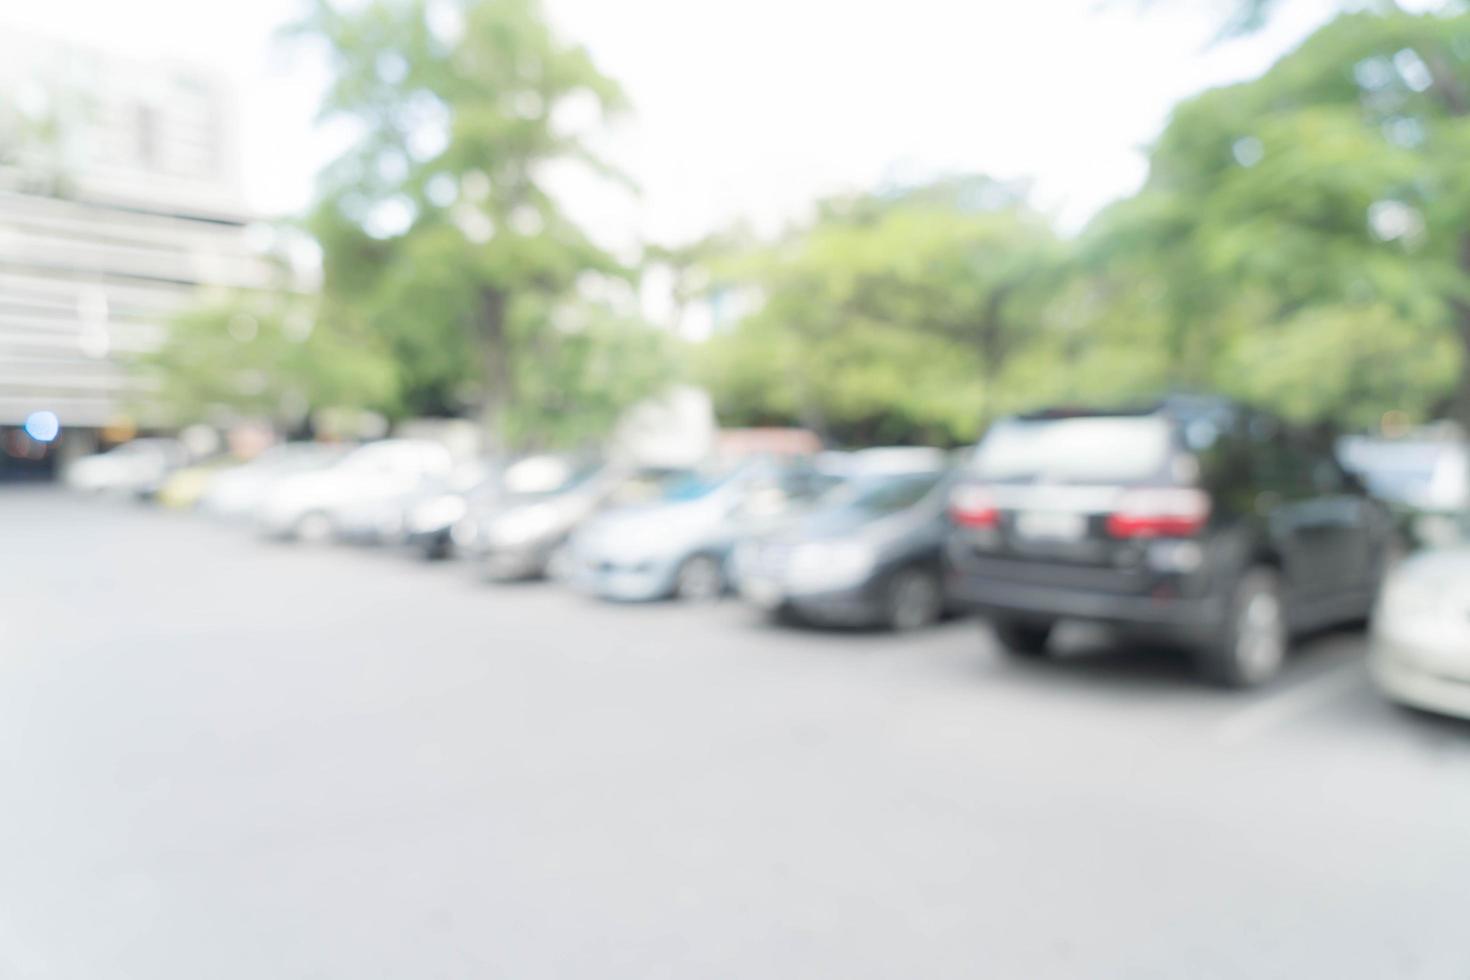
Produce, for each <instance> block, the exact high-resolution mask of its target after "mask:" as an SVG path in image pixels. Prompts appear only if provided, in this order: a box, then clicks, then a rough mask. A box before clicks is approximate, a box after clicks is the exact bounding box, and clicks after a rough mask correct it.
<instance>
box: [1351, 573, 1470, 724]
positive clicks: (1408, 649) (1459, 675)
mask: <svg viewBox="0 0 1470 980" xmlns="http://www.w3.org/2000/svg"><path fill="white" fill-rule="evenodd" d="M1370 650H1371V653H1370V658H1371V663H1372V666H1373V675H1374V677H1375V679H1376V680H1377V681H1378V685H1379V687H1381V688H1382V689H1383V691H1384V693H1385V694H1387V695H1388V697H1390V698H1391V699H1393V700H1394V701H1397V702H1399V703H1400V704H1406V705H1410V706H1412V707H1415V708H1422V709H1425V710H1427V711H1436V712H1440V713H1442V714H1450V715H1459V716H1460V717H1464V718H1470V547H1463V546H1462V547H1457V548H1447V549H1445V550H1443V551H1427V552H1424V553H1422V554H1419V555H1415V556H1414V557H1412V558H1410V559H1408V560H1407V561H1405V562H1403V563H1402V564H1401V565H1399V566H1398V567H1397V568H1396V569H1394V570H1393V571H1392V572H1391V573H1390V574H1389V578H1388V581H1387V583H1386V584H1385V585H1384V589H1383V595H1382V596H1381V598H1380V599H1379V603H1378V610H1377V612H1376V614H1375V615H1374V618H1373V632H1372V639H1371V646H1370Z"/></svg>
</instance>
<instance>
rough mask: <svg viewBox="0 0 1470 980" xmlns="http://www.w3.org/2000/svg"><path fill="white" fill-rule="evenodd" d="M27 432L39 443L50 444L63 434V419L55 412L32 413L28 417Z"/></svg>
mask: <svg viewBox="0 0 1470 980" xmlns="http://www.w3.org/2000/svg"><path fill="white" fill-rule="evenodd" d="M25 430H26V435H28V436H30V437H31V438H32V439H34V440H36V441H37V442H50V441H52V440H53V439H55V438H56V437H57V436H58V435H60V434H61V419H59V418H57V417H56V413H55V412H46V411H41V412H32V413H31V414H29V415H27V416H26V424H25Z"/></svg>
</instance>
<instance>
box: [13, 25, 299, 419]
mask: <svg viewBox="0 0 1470 980" xmlns="http://www.w3.org/2000/svg"><path fill="white" fill-rule="evenodd" d="M0 93H4V95H3V96H0V107H3V108H0V113H3V115H0V426H17V425H20V424H22V423H23V421H24V420H25V419H26V418H27V417H28V416H30V415H31V414H32V413H35V412H37V411H44V412H52V413H55V415H56V416H57V417H58V418H59V419H60V421H61V424H62V426H63V430H64V431H67V432H77V433H78V434H79V435H83V434H85V433H87V432H95V430H97V429H99V428H102V427H106V426H110V425H115V426H133V425H142V426H145V427H146V426H148V425H149V424H150V420H149V418H148V415H149V412H148V407H147V406H148V400H147V381H146V378H142V377H140V376H138V373H137V372H136V371H131V370H129V361H130V359H132V358H134V357H136V356H137V355H138V354H141V353H144V352H146V351H148V350H150V349H152V348H154V347H156V346H157V345H158V344H159V343H160V341H161V340H162V339H163V337H164V336H165V331H166V329H167V324H168V322H169V319H170V318H171V317H172V316H173V315H174V314H176V313H177V312H179V311H180V310H181V309H183V308H185V307H187V306H188V305H190V304H192V303H195V302H197V301H198V300H199V299H200V298H201V296H202V294H205V293H207V292H208V291H210V290H223V289H235V288H263V287H266V286H268V285H269V284H270V283H271V281H272V276H273V275H274V273H273V267H272V265H271V264H270V263H268V262H267V261H266V260H265V258H264V256H263V254H262V249H261V247H260V244H259V243H260V239H261V237H262V236H261V229H259V228H257V227H254V226H252V224H251V221H250V219H249V217H248V215H247V213H246V209H245V207H244V205H243V201H242V193H241V185H240V179H239V172H238V154H237V153H236V147H235V140H236V132H237V129H236V125H235V119H236V114H235V110H234V106H233V103H232V97H231V94H230V90H229V86H228V85H227V84H226V83H225V80H224V79H223V78H222V77H220V76H218V75H216V74H214V73H212V72H210V71H208V70H205V69H201V68H198V67H193V66H188V65H178V64H162V63H153V62H140V61H136V60H131V59H126V58H121V57H117V56H113V55H109V54H106V53H104V52H100V51H96V50H93V49H87V48H81V47H77V46H72V45H64V44H55V43H48V42H45V41H38V40H36V39H34V38H23V37H18V36H15V35H14V34H9V33H7V34H6V35H5V36H3V37H0Z"/></svg>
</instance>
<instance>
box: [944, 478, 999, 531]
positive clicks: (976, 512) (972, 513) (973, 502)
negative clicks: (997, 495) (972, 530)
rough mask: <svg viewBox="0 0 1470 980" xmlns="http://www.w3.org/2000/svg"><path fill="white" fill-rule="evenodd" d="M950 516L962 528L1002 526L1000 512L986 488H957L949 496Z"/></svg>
mask: <svg viewBox="0 0 1470 980" xmlns="http://www.w3.org/2000/svg"><path fill="white" fill-rule="evenodd" d="M949 516H950V519H951V520H952V521H954V522H955V523H956V524H958V525H959V526H960V527H980V528H987V527H998V526H1000V510H999V509H998V508H997V507H996V506H995V500H994V499H993V498H992V497H991V496H990V493H989V491H987V490H986V489H985V488H984V487H976V486H968V487H955V488H954V490H953V491H951V493H950V495H949Z"/></svg>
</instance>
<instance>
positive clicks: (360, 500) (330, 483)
mask: <svg viewBox="0 0 1470 980" xmlns="http://www.w3.org/2000/svg"><path fill="white" fill-rule="evenodd" d="M453 466H454V460H453V458H452V456H451V454H450V452H449V450H448V449H447V448H446V447H444V446H443V445H441V444H440V443H437V442H432V441H429V440H427V439H385V440H383V441H381V442H373V443H369V444H367V445H366V446H362V447H361V448H359V449H356V450H354V451H352V452H351V453H348V454H347V455H346V456H345V457H343V459H342V461H341V462H339V463H337V464H336V465H335V466H331V467H328V468H327V469H324V470H318V471H316V472H311V473H299V474H296V475H294V476H288V477H286V478H284V479H282V480H279V481H277V482H276V483H275V484H274V485H273V486H272V487H271V489H270V492H269V493H268V494H267V495H266V497H265V499H264V500H263V501H262V502H261V504H260V507H259V509H258V511H257V514H256V517H257V521H258V523H259V524H260V527H261V529H262V530H263V531H264V532H265V533H266V534H268V535H270V536H272V537H279V538H287V539H295V538H299V539H302V540H309V541H321V540H324V539H326V538H328V537H331V536H332V535H333V534H334V533H336V531H337V530H338V528H339V525H340V523H341V522H342V521H344V520H348V519H355V518H356V516H357V515H360V514H361V513H363V512H364V511H365V510H373V509H374V508H380V507H381V508H383V509H384V510H385V512H386V511H387V507H386V505H387V504H389V503H391V502H394V501H397V500H398V499H400V498H402V497H403V496H404V495H405V494H408V493H412V492H413V491H415V490H418V489H420V488H422V487H424V486H425V485H426V484H428V483H429V482H431V481H434V480H442V479H445V478H446V477H447V476H448V475H449V473H450V471H451V470H452V469H453Z"/></svg>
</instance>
